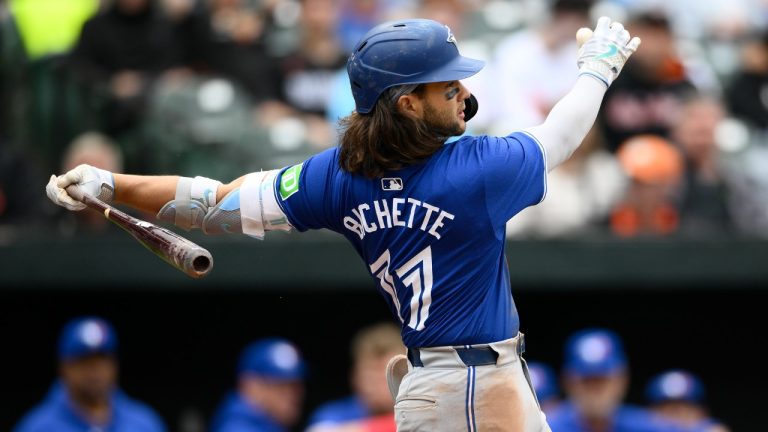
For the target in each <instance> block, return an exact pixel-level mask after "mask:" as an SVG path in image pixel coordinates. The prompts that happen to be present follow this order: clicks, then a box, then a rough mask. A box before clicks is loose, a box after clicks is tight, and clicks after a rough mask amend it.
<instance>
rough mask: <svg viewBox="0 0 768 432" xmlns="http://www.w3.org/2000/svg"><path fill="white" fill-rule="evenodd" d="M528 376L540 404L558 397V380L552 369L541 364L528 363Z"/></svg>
mask: <svg viewBox="0 0 768 432" xmlns="http://www.w3.org/2000/svg"><path fill="white" fill-rule="evenodd" d="M528 374H529V375H530V377H531V384H532V385H533V389H534V390H535V391H536V397H537V398H538V399H539V402H544V401H547V400H549V399H552V398H554V397H557V394H558V390H557V378H556V377H555V371H554V370H553V369H552V368H551V367H549V366H548V365H546V364H544V363H540V362H528Z"/></svg>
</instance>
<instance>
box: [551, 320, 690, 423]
mask: <svg viewBox="0 0 768 432" xmlns="http://www.w3.org/2000/svg"><path fill="white" fill-rule="evenodd" d="M628 366H629V365H628V362H627V357H626V354H625V353H624V348H623V346H622V343H621V339H620V338H619V336H618V335H617V334H616V333H614V332H613V331H611V330H607V329H601V328H591V329H584V330H581V331H578V332H576V333H574V334H573V335H572V336H571V337H570V338H569V339H568V342H567V343H566V348H565V362H564V364H563V388H564V390H565V393H566V394H567V396H568V401H567V402H564V403H563V404H561V405H560V406H559V407H558V408H556V409H555V410H554V411H550V412H548V417H549V424H550V426H551V427H552V430H553V431H557V432H608V431H610V432H685V431H689V432H690V431H697V432H704V430H703V429H688V428H684V427H681V426H677V425H675V424H673V423H672V422H669V421H666V420H665V419H663V418H661V417H660V416H656V415H653V414H652V413H651V412H650V411H648V410H645V409H643V408H639V407H634V406H631V405H625V404H624V403H623V400H624V396H625V395H626V392H627V390H628V386H629V369H628Z"/></svg>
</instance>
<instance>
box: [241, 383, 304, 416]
mask: <svg viewBox="0 0 768 432" xmlns="http://www.w3.org/2000/svg"><path fill="white" fill-rule="evenodd" d="M240 393H241V395H242V396H243V397H245V399H247V400H249V401H251V402H252V403H254V404H256V405H258V406H259V407H261V408H262V409H263V410H264V411H265V412H266V413H267V414H269V416H270V417H272V418H274V419H275V420H276V421H277V422H278V423H280V424H282V425H285V426H291V425H293V424H295V423H296V422H297V421H298V420H299V417H300V416H301V406H302V404H303V403H304V384H303V383H302V382H301V381H280V380H272V379H269V378H262V377H256V376H246V377H243V378H242V379H241V380H240Z"/></svg>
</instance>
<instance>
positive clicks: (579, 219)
mask: <svg viewBox="0 0 768 432" xmlns="http://www.w3.org/2000/svg"><path fill="white" fill-rule="evenodd" d="M626 184H627V178H626V176H625V175H624V173H623V171H622V169H621V167H620V166H619V163H618V161H617V160H616V158H615V157H614V156H613V155H612V154H611V153H609V152H608V151H606V150H604V149H603V148H602V142H601V140H600V139H599V132H598V129H597V128H592V130H591V131H590V133H589V134H588V135H587V137H586V138H585V139H584V141H583V143H582V145H581V147H579V148H578V149H577V150H576V152H575V153H574V154H573V156H571V158H570V159H569V160H567V161H566V162H565V163H563V164H562V165H561V166H559V167H558V168H557V169H555V170H553V171H552V172H550V173H549V176H548V177H547V199H545V200H544V201H543V202H541V203H540V204H539V205H537V206H535V207H529V208H527V209H525V210H523V211H522V212H520V213H519V214H518V215H517V216H515V217H514V218H513V219H511V220H510V221H509V222H507V237H541V238H549V237H561V236H568V235H574V234H577V233H583V232H584V230H585V229H588V228H590V227H594V226H597V225H598V224H600V223H601V222H602V221H604V220H605V219H606V218H607V216H608V214H609V213H610V211H611V209H612V208H613V206H614V205H616V204H617V203H618V201H619V200H620V199H621V197H622V194H623V193H624V191H625V190H626Z"/></svg>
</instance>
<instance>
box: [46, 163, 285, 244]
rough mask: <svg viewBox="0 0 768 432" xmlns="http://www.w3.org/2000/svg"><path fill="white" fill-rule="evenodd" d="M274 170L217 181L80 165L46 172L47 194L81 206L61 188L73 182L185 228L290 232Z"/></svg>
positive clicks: (78, 207)
mask: <svg viewBox="0 0 768 432" xmlns="http://www.w3.org/2000/svg"><path fill="white" fill-rule="evenodd" d="M278 172H279V170H273V171H263V172H257V173H251V174H248V175H245V176H242V177H240V178H238V179H236V180H234V181H232V182H230V183H227V184H222V183H221V182H219V181H217V180H212V179H209V178H206V177H195V178H189V177H179V176H139V175H128V174H114V173H111V172H109V171H105V170H102V169H99V168H96V167H93V166H90V165H80V166H78V167H76V168H74V169H72V170H71V171H69V172H67V173H65V174H63V175H61V176H58V177H57V176H55V175H53V176H51V179H50V181H49V182H48V185H47V186H46V193H47V194H48V198H50V199H51V201H53V202H54V203H56V204H58V205H60V206H62V207H65V208H67V209H69V210H82V209H84V208H85V205H84V204H82V203H80V202H79V201H77V200H75V199H73V198H72V197H71V196H69V194H68V193H67V192H66V190H65V189H66V188H67V187H68V186H71V185H76V186H78V187H79V188H80V189H81V190H82V191H83V192H84V193H86V194H89V195H92V196H94V197H96V198H99V199H100V200H102V201H105V202H116V203H121V204H125V205H127V206H129V207H133V208H135V209H138V210H142V211H145V212H149V213H154V214H157V217H158V219H160V220H163V221H165V222H169V223H173V224H175V225H176V226H178V227H180V228H183V229H185V230H190V229H194V228H197V229H202V230H203V231H204V232H205V233H206V234H224V233H243V234H247V235H250V236H252V237H256V238H263V237H264V232H265V231H268V230H281V231H290V230H291V226H290V225H289V224H288V223H287V219H286V218H285V215H284V214H283V212H282V210H281V209H280V206H279V205H278V203H277V199H276V197H275V195H274V187H275V184H276V183H275V182H276V179H277V175H278ZM241 203H243V205H241Z"/></svg>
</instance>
